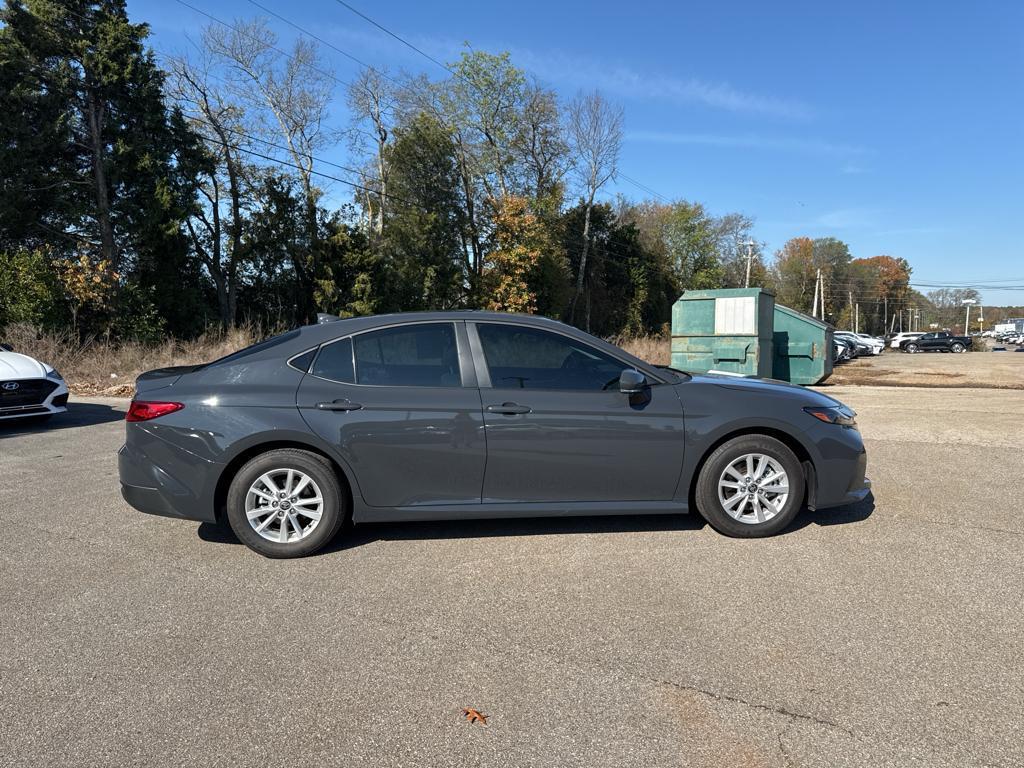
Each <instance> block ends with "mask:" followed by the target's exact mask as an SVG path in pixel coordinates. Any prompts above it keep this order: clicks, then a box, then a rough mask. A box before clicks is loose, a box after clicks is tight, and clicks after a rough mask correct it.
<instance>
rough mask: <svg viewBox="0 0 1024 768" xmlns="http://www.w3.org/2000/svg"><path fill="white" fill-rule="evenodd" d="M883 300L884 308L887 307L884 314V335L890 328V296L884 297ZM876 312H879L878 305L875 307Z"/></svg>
mask: <svg viewBox="0 0 1024 768" xmlns="http://www.w3.org/2000/svg"><path fill="white" fill-rule="evenodd" d="M882 299H883V306H884V307H885V309H884V310H883V314H882V334H883V335H884V334H885V329H886V328H888V327H889V295H888V294H886V295H885V296H883V297H882ZM875 311H876V312H877V311H878V305H877V304H876V305H875Z"/></svg>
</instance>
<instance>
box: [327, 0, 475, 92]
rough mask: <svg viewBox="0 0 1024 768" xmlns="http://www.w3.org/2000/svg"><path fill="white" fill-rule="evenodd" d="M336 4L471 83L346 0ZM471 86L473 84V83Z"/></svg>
mask: <svg viewBox="0 0 1024 768" xmlns="http://www.w3.org/2000/svg"><path fill="white" fill-rule="evenodd" d="M335 2H336V3H338V5H342V6H344V7H345V8H348V9H349V10H350V11H352V13H354V14H355V15H356V16H358V17H359V18H361V19H363V20H364V21H366V22H369V23H370V24H372V25H373V26H375V27H376V28H377V29H379V30H380V31H381V32H383V33H384V34H386V35H390V36H391V37H393V38H394V39H395V40H397V41H398V42H400V43H401V44H402V45H404V46H406V47H407V48H410V49H411V50H413V51H415V52H416V53H418V54H419V55H420V56H422V57H424V58H425V59H428V60H429V61H432V62H434V63H435V64H437V66H439V67H441V69H444V70H446V71H447V72H449V73H450V74H452V75H455V76H456V77H458V78H461V79H462V80H465V81H466V82H467V83H468V82H469V80H466V78H464V77H463V76H462V75H461V74H459V73H458V72H456V71H455V70H454V69H452V68H451V67H449V66H448V65H447V64H445V63H444V62H442V61H438V60H437V59H435V58H434V57H433V56H431V55H430V54H429V53H426V52H425V51H422V50H420V49H419V48H417V47H416V46H415V45H413V44H412V43H410V42H409V41H408V40H406V39H405V38H403V37H401V36H400V35H398V34H396V33H395V32H392V31H391V30H390V29H388V28H387V27H385V26H384V25H383V24H379V23H378V22H376V21H374V20H373V19H371V18H370V17H369V16H367V15H366V14H365V13H363V12H362V11H360V10H359V9H358V8H353V7H352V6H351V5H349V4H348V3H346V2H345V0H335ZM471 84H472V83H471Z"/></svg>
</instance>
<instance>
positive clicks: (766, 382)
mask: <svg viewBox="0 0 1024 768" xmlns="http://www.w3.org/2000/svg"><path fill="white" fill-rule="evenodd" d="M692 381H694V382H696V383H698V384H710V385H713V386H717V387H722V388H723V389H730V390H733V391H740V392H749V393H750V394H755V395H777V396H781V397H786V398H792V399H795V400H801V401H802V402H803V403H804V404H805V405H823V406H834V405H842V403H840V402H839V401H838V400H836V399H835V398H832V397H829V396H828V395H823V394H822V393H821V392H815V391H814V390H813V389H807V388H806V387H801V386H800V385H798V384H790V383H789V382H788V381H780V380H778V379H761V378H758V377H756V376H730V375H728V374H721V373H700V374H693V375H692Z"/></svg>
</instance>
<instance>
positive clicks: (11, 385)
mask: <svg viewBox="0 0 1024 768" xmlns="http://www.w3.org/2000/svg"><path fill="white" fill-rule="evenodd" d="M20 386H21V385H20V384H19V383H18V382H16V381H5V382H4V384H3V387H4V389H6V390H7V391H8V392H13V391H14V390H16V389H17V388H18V387H20Z"/></svg>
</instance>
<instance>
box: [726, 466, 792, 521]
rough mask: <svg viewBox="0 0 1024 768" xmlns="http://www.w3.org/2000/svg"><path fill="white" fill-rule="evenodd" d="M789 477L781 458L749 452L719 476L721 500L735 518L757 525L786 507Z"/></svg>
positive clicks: (727, 511) (729, 513)
mask: <svg viewBox="0 0 1024 768" xmlns="http://www.w3.org/2000/svg"><path fill="white" fill-rule="evenodd" d="M788 498H789V476H788V475H787V474H786V470H785V469H783V467H782V462H780V461H779V460H778V459H775V458H772V457H771V456H766V455H765V454H763V453H748V454H744V455H743V456H740V457H739V458H737V459H735V460H733V461H732V462H730V463H729V464H728V465H727V466H726V468H725V469H724V470H723V471H722V475H721V477H719V479H718V501H719V503H720V504H721V505H722V509H724V510H725V512H726V514H728V515H729V516H730V517H731V518H733V519H734V520H737V521H739V522H741V523H746V524H748V525H757V524H758V523H764V522H767V521H768V520H771V519H772V518H773V517H775V516H776V515H777V514H779V513H780V512H781V511H782V510H783V508H784V507H785V506H786V499H788Z"/></svg>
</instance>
